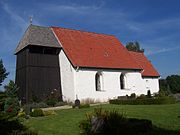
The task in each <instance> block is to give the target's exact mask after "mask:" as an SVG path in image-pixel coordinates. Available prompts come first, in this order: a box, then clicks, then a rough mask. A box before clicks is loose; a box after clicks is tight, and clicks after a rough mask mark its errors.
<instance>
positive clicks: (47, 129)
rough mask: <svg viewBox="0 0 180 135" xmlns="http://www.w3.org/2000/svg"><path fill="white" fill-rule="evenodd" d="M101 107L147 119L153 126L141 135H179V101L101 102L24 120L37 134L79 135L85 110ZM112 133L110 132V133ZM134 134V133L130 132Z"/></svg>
mask: <svg viewBox="0 0 180 135" xmlns="http://www.w3.org/2000/svg"><path fill="white" fill-rule="evenodd" d="M95 107H96V108H97V107H102V108H103V110H109V111H111V110H117V111H119V112H120V113H121V112H125V116H126V117H127V118H138V119H149V120H151V121H153V124H154V126H156V127H158V129H157V128H153V131H152V133H151V134H148V133H147V134H143V135H179V133H180V126H179V125H180V118H178V116H179V115H180V113H179V110H180V103H176V104H168V105H113V104H103V105H98V106H93V107H90V108H87V109H67V110H66V109H62V110H56V111H55V112H56V115H53V116H50V117H48V118H44V117H43V118H38V117H36V118H32V119H31V118H30V119H29V120H27V121H26V122H25V124H26V125H27V126H28V127H29V126H30V127H32V128H33V129H35V130H38V133H39V135H52V134H56V135H72V134H73V135H79V132H80V131H79V129H78V123H79V122H80V121H82V120H83V119H84V120H86V119H85V114H86V113H87V112H90V113H91V112H93V110H94V108H95ZM110 135H112V134H110ZM130 135H135V133H133V134H130Z"/></svg>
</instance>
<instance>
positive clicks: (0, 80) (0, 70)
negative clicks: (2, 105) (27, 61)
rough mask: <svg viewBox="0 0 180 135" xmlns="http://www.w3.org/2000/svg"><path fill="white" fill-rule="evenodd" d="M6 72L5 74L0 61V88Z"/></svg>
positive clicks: (6, 73)
mask: <svg viewBox="0 0 180 135" xmlns="http://www.w3.org/2000/svg"><path fill="white" fill-rule="evenodd" d="M8 74H9V73H8V72H6V69H5V67H4V65H3V61H2V59H1V60H0V86H1V85H2V82H3V81H4V80H5V79H6V78H7V76H8Z"/></svg>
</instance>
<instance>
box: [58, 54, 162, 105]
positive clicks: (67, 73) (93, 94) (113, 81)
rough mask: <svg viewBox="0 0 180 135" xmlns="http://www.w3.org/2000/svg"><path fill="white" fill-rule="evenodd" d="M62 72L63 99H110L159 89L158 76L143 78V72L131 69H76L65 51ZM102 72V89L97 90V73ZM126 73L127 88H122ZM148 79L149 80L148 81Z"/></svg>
mask: <svg viewBox="0 0 180 135" xmlns="http://www.w3.org/2000/svg"><path fill="white" fill-rule="evenodd" d="M59 59H60V71H61V72H60V73H61V86H62V93H63V100H68V101H74V100H75V99H76V96H77V97H78V99H80V100H84V99H87V98H90V99H95V100H97V101H101V102H103V101H108V99H112V98H117V97H118V96H125V95H130V94H131V93H136V95H140V94H147V90H149V89H150V90H151V93H154V92H158V91H159V84H158V79H157V78H144V79H143V78H142V77H141V73H140V72H137V71H130V70H127V71H125V70H110V69H104V70H100V69H87V68H79V69H78V68H77V69H74V68H73V67H72V65H71V63H70V62H69V60H68V59H67V57H66V55H65V53H64V52H63V51H61V52H60V55H59ZM97 72H101V73H102V84H101V87H102V89H101V91H96V85H95V75H96V73H97ZM122 72H123V73H125V80H126V81H125V89H124V90H122V89H121V88H120V75H121V73H122ZM147 80H148V81H147Z"/></svg>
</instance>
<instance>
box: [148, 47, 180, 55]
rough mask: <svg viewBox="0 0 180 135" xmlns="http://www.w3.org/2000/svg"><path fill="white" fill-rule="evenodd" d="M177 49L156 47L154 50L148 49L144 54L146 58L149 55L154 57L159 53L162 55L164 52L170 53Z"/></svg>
mask: <svg viewBox="0 0 180 135" xmlns="http://www.w3.org/2000/svg"><path fill="white" fill-rule="evenodd" d="M177 49H180V46H177V47H172V48H157V47H154V48H150V49H148V50H146V52H145V54H146V55H147V56H149V55H154V54H159V53H164V52H171V51H174V50H177Z"/></svg>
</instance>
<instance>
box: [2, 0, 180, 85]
mask: <svg viewBox="0 0 180 135" xmlns="http://www.w3.org/2000/svg"><path fill="white" fill-rule="evenodd" d="M30 16H33V24H35V25H42V26H61V27H66V28H73V29H80V30H85V31H92V32H97V33H106V34H113V35H115V36H116V37H117V38H118V39H119V40H120V41H121V42H122V43H123V44H126V43H127V42H129V41H138V42H139V43H140V45H141V47H142V48H144V49H145V54H146V56H147V57H148V58H149V60H151V61H152V63H153V64H154V66H155V67H156V69H157V70H158V71H159V73H160V74H161V76H162V77H163V78H164V77H166V76H168V75H171V74H180V60H179V59H180V0H134V1H133V0H31V1H29V0H0V26H1V29H0V58H2V59H3V62H4V65H5V67H6V69H7V71H8V72H10V75H9V76H8V78H7V79H6V81H5V82H4V84H5V83H7V82H8V81H9V80H10V79H12V80H14V78H15V61H16V57H15V56H14V50H15V48H16V46H17V44H18V42H19V41H20V39H21V37H22V35H23V33H24V31H25V30H26V28H27V27H28V25H29V17H30Z"/></svg>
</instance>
